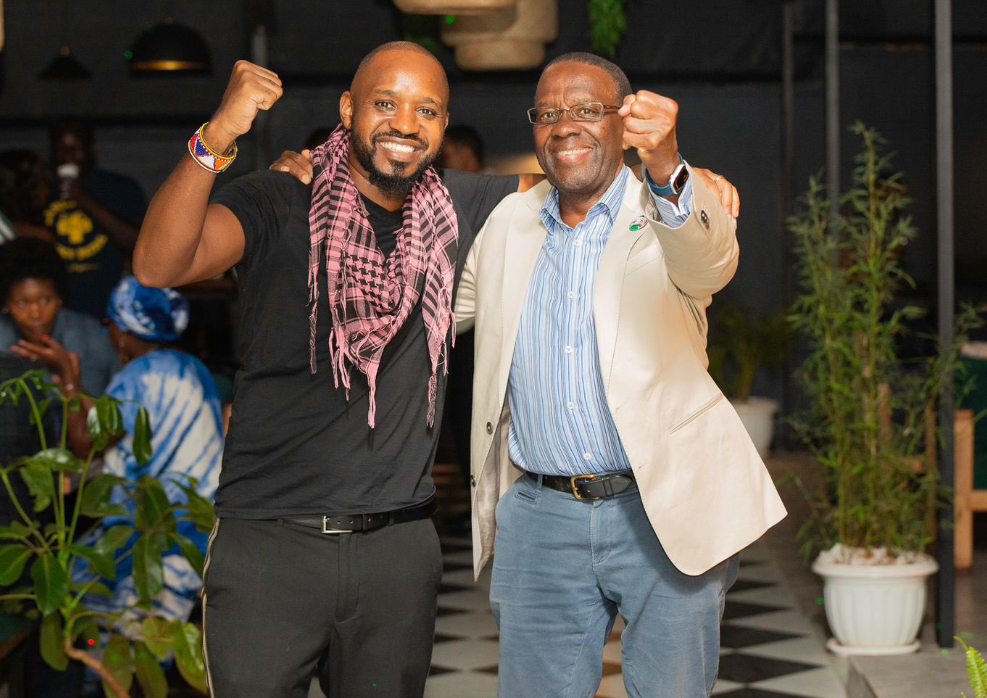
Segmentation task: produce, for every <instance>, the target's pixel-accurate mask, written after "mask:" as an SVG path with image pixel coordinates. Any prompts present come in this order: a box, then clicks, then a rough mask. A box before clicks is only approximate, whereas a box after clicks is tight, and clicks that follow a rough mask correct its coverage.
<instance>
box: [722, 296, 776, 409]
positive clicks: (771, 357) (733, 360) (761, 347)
mask: <svg viewBox="0 0 987 698" xmlns="http://www.w3.org/2000/svg"><path fill="white" fill-rule="evenodd" d="M710 324H711V325H714V326H715V329H714V330H713V331H711V332H710V336H711V337H712V339H711V343H710V347H709V350H708V351H707V354H708V355H709V373H710V375H711V376H713V379H714V380H715V381H716V383H717V385H719V386H720V388H721V389H722V390H723V392H724V393H726V395H727V396H728V397H730V398H732V399H736V400H739V401H740V402H744V401H746V400H747V398H749V397H750V394H751V388H752V387H753V386H754V379H755V378H756V377H757V373H758V371H759V370H760V369H761V368H762V367H763V368H767V369H775V368H778V367H779V366H781V365H782V364H784V362H785V357H786V356H787V354H788V348H789V346H790V345H791V342H792V339H793V337H794V335H795V331H794V329H793V328H792V325H791V323H790V322H789V320H788V315H787V314H786V313H776V314H773V315H756V314H754V313H752V312H751V311H750V310H749V309H747V308H742V307H741V306H738V305H730V304H728V303H723V302H720V303H717V307H716V314H715V315H714V316H713V318H712V320H711V323H710Z"/></svg>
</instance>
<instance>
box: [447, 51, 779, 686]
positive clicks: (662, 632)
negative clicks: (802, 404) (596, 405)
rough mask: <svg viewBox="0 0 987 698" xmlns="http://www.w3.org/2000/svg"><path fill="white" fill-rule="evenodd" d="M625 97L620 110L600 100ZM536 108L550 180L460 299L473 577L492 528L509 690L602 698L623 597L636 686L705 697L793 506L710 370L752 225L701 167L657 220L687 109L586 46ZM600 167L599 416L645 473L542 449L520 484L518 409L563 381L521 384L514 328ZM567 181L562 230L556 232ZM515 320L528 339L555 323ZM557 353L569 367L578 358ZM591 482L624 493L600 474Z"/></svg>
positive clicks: (482, 245) (531, 194)
mask: <svg viewBox="0 0 987 698" xmlns="http://www.w3.org/2000/svg"><path fill="white" fill-rule="evenodd" d="M620 78H623V79H622V80H621V79H620ZM625 85H626V87H625ZM621 100H622V101H623V105H622V107H621V108H620V111H619V113H613V112H616V111H617V108H616V106H615V107H613V108H610V107H606V106H605V105H606V104H614V105H619V104H621ZM584 104H589V105H590V106H589V107H585V108H584V107H583V105H584ZM597 104H598V105H600V106H602V107H603V109H602V112H603V113H602V114H601V113H599V112H600V109H599V108H598V107H597V106H593V105H597ZM536 105H537V106H536V108H535V109H533V110H531V112H529V114H530V116H529V118H530V119H531V121H532V123H534V124H535V125H534V127H533V130H534V136H535V142H536V152H537V154H538V157H539V162H540V163H541V165H542V167H543V169H545V171H546V174H547V175H548V181H545V182H542V183H541V184H539V185H538V186H536V187H534V188H532V189H530V190H529V191H527V192H524V193H520V194H513V195H511V196H509V197H508V198H507V199H505V200H504V201H503V202H502V203H501V204H500V205H499V206H498V208H497V209H495V211H494V212H493V214H491V216H490V218H488V220H487V223H486V225H485V226H484V228H483V230H482V231H481V233H480V234H479V236H478V238H477V240H476V242H475V243H474V245H473V247H472V250H471V252H470V255H469V260H468V262H467V266H466V269H465V271H464V273H463V277H462V281H461V284H460V286H459V292H458V297H457V301H456V317H457V321H458V324H459V328H460V329H463V328H466V327H468V326H470V325H472V324H474V323H475V327H476V368H475V382H474V386H475V387H474V408H473V440H472V476H471V484H472V486H473V492H472V505H473V551H474V553H473V554H474V570H475V573H476V574H479V571H480V570H481V569H482V567H483V566H484V565H485V564H486V562H487V561H488V560H489V559H490V557H491V556H492V555H493V553H494V541H495V537H496V540H497V556H496V557H495V562H494V578H493V583H492V590H491V600H492V603H493V606H494V611H495V614H496V615H497V616H498V622H499V624H500V645H501V659H500V696H501V697H502V698H522V697H523V698H545V697H546V696H556V695H557V696H560V697H562V696H565V697H567V698H568V697H572V698H577V697H581V696H592V695H593V694H594V693H595V690H596V688H597V686H598V685H599V681H600V656H601V655H600V652H601V651H602V646H603V643H604V642H605V641H606V637H607V635H608V634H609V631H610V627H611V626H612V624H613V619H614V616H615V614H616V613H617V612H619V613H620V614H621V615H622V616H623V617H624V619H625V621H626V623H627V629H626V630H625V631H624V637H623V645H624V649H623V652H624V677H625V684H626V685H627V689H628V694H629V695H631V696H668V697H669V698H672V697H674V698H689V697H690V696H708V695H709V692H710V691H711V690H712V684H713V681H714V680H715V677H716V667H717V660H718V656H717V655H718V645H719V620H720V616H721V615H722V608H723V595H724V594H725V592H726V590H727V588H729V586H730V584H732V583H733V581H734V579H735V576H736V564H737V553H738V552H739V551H740V550H741V549H743V548H744V547H745V546H747V545H749V544H750V543H752V542H753V541H755V540H757V539H758V538H759V537H760V536H761V535H762V534H763V533H764V532H765V530H767V529H768V528H769V527H770V526H772V525H774V524H775V523H777V522H778V521H779V520H780V519H781V518H783V517H784V515H785V509H784V507H783V505H782V503H781V500H780V498H779V496H778V494H777V492H776V490H775V487H774V485H773V484H772V481H771V478H770V476H769V474H768V472H767V470H766V469H765V467H764V465H763V463H762V462H761V460H760V458H759V457H758V454H757V451H756V450H755V448H754V446H753V444H752V443H751V441H750V438H749V437H748V435H747V432H746V431H745V429H744V427H743V425H742V424H741V422H740V420H739V418H738V416H737V414H736V413H735V412H734V410H733V408H732V407H731V405H730V403H729V402H728V401H727V400H726V399H725V398H724V396H723V394H722V393H721V392H720V390H719V388H718V387H717V386H716V384H715V383H714V382H713V381H712V379H711V378H710V377H709V375H708V373H707V371H706V368H707V364H708V361H707V358H706V353H705V348H706V331H707V322H706V308H707V307H708V306H709V304H710V302H711V297H712V295H713V294H714V293H715V292H717V291H719V290H720V289H721V288H723V287H724V286H725V285H726V283H727V282H728V281H729V280H730V279H731V277H732V276H733V274H734V272H735V270H736V267H737V261H738V254H739V252H738V245H737V239H736V222H735V221H734V220H733V219H732V218H731V216H730V215H729V213H728V212H727V211H726V210H725V209H724V207H723V206H722V205H721V204H720V202H719V201H718V200H717V197H716V195H715V194H714V193H713V192H712V191H710V189H709V188H707V186H705V185H703V184H701V183H699V182H698V181H694V186H692V187H691V201H679V202H678V205H679V206H684V207H685V208H686V209H687V210H688V215H687V217H686V218H685V220H684V222H681V224H676V225H671V224H666V223H665V222H663V220H664V219H667V218H668V217H669V216H668V215H667V214H666V215H664V216H663V214H662V212H661V211H660V210H659V208H660V207H659V205H658V204H659V203H662V206H661V208H662V210H663V211H664V210H667V206H665V204H664V202H659V201H658V195H657V193H656V192H657V190H658V189H661V187H658V185H657V184H655V182H660V181H664V180H667V179H668V177H669V170H670V165H669V153H672V154H673V156H674V158H675V160H674V161H673V162H672V163H671V164H672V165H674V164H677V162H679V161H680V159H679V156H678V155H677V151H678V144H677V142H676V140H675V121H676V118H677V106H676V105H675V104H674V102H671V100H666V99H665V98H662V97H659V96H658V95H654V94H653V93H646V92H639V93H637V94H636V95H634V94H630V90H629V84H627V83H626V77H623V73H622V72H620V70H619V68H617V67H616V66H614V65H613V64H610V63H609V62H607V61H603V60H602V59H599V58H596V57H593V56H590V57H588V58H587V54H569V55H567V56H562V57H560V58H558V59H556V60H555V61H553V62H552V63H550V64H549V66H548V67H546V69H545V72H544V73H543V74H542V78H541V80H540V82H539V86H538V92H537V95H536ZM594 110H595V111H594ZM591 118H592V119H596V120H595V121H594V122H590V121H589V119H591ZM584 119H585V121H584ZM539 122H541V123H539ZM621 146H623V147H624V148H627V147H636V148H638V153H639V154H640V155H641V159H642V161H643V162H644V165H645V167H646V168H647V171H648V172H649V173H658V174H660V175H662V176H661V177H658V176H655V177H654V178H653V180H652V183H648V182H647V180H646V181H645V182H639V181H637V180H636V179H635V178H634V177H633V176H630V177H628V176H626V173H627V170H626V169H625V168H622V150H621ZM593 158H596V159H595V160H594V159H593ZM681 162H683V164H684V161H681ZM608 168H609V169H608ZM685 170H686V172H688V173H689V174H692V170H691V168H689V167H688V166H687V165H686V166H685ZM674 172H675V174H676V176H678V177H679V179H684V178H685V175H683V174H682V171H681V169H679V168H676V169H675V171H674ZM594 176H598V177H600V178H602V179H601V181H600V182H599V183H598V186H597V188H596V190H594V191H595V192H596V193H595V194H594V196H596V199H595V203H599V202H600V200H601V198H605V197H606V196H613V195H614V192H619V191H620V188H619V187H623V195H622V197H621V198H620V199H619V201H617V202H616V204H615V205H614V206H613V209H614V210H613V211H612V215H613V218H612V226H610V227H609V231H608V232H605V235H606V237H605V240H604V243H603V245H602V252H601V253H600V254H599V259H598V266H594V264H595V262H594V263H593V264H590V266H588V267H587V269H589V270H590V272H591V271H592V270H593V269H595V273H596V277H595V284H593V285H592V287H591V288H588V289H587V291H588V292H589V293H591V294H592V299H591V311H590V312H591V318H590V320H589V325H590V326H591V327H590V331H592V330H594V329H595V354H596V356H595V360H596V362H597V364H598V369H599V373H598V376H599V380H598V381H597V382H598V383H599V382H600V381H602V383H601V384H602V389H603V393H604V394H605V402H604V403H603V404H604V409H605V411H604V414H603V418H604V419H603V421H605V422H607V424H610V425H611V429H615V431H616V435H617V437H618V439H619V444H618V448H622V453H621V454H620V456H621V458H625V461H624V462H626V463H629V465H630V470H624V471H622V472H617V473H616V474H613V477H612V478H611V474H610V473H606V472H605V474H604V475H603V476H599V473H598V472H597V471H595V470H591V471H589V473H588V476H587V477H580V476H577V477H576V478H573V479H572V484H571V491H569V492H563V491H559V490H561V489H562V488H564V487H565V486H566V482H567V481H568V480H567V477H568V476H569V475H571V470H570V471H566V470H562V471H561V472H562V475H563V477H557V476H550V475H551V474H552V473H554V472H555V471H554V470H553V469H552V468H553V467H554V465H553V464H551V463H549V464H547V466H548V471H547V472H546V470H545V467H544V466H545V465H546V464H545V463H544V462H541V463H540V464H539V467H537V468H535V467H533V465H529V464H528V463H526V468H527V469H528V470H529V472H530V471H537V472H530V474H529V475H527V476H525V477H522V475H523V474H524V472H525V471H524V470H522V469H521V468H519V467H518V466H517V465H516V464H515V462H516V461H515V459H512V454H513V453H515V449H517V452H521V453H523V452H524V451H525V448H526V444H525V443H523V440H524V438H525V437H524V436H523V435H522V434H521V433H520V428H521V427H522V426H523V425H520V424H518V425H515V426H516V428H517V429H518V432H517V433H515V432H513V431H512V414H511V404H512V401H513V404H515V405H519V404H524V402H525V401H526V400H528V401H532V402H538V401H539V400H540V401H541V403H539V404H543V403H544V402H545V395H544V391H550V390H552V389H553V388H552V386H553V380H554V374H552V375H548V374H550V373H551V372H550V371H547V372H545V384H544V385H542V384H540V383H541V381H539V382H537V383H535V382H532V381H530V380H524V381H523V383H522V381H521V380H520V376H523V375H527V376H529V377H530V375H531V373H530V371H529V372H528V373H527V374H525V373H524V372H523V371H522V370H521V369H522V368H523V367H519V364H518V362H524V361H530V360H532V359H531V357H535V356H539V355H540V354H537V353H533V350H532V349H531V348H530V347H523V346H521V344H519V343H518V337H519V331H521V329H522V323H523V322H524V321H525V318H526V317H527V315H526V314H528V313H534V312H537V311H538V309H539V307H540V308H541V310H542V311H544V304H542V305H541V306H539V302H540V300H539V299H538V298H530V297H529V296H530V295H532V292H531V290H530V289H531V288H535V286H534V284H535V281H534V280H533V279H537V275H538V274H542V273H551V272H550V271H549V272H545V271H544V268H543V267H542V266H539V264H540V263H539V260H540V259H541V260H542V262H541V263H542V264H544V263H545V255H547V254H550V248H551V245H549V244H548V243H547V241H551V240H552V237H553V236H559V235H568V234H577V235H578V234H579V231H580V230H581V226H583V225H584V222H585V224H586V225H589V224H590V218H589V217H587V210H589V216H592V215H593V212H592V210H591V209H590V205H591V204H594V200H593V199H592V198H590V199H589V200H587V198H586V197H587V195H586V192H588V191H590V189H591V185H594V184H596V182H595V180H594V181H590V180H587V179H586V178H587V177H589V178H592V177H594ZM618 180H620V181H618ZM669 186H672V182H669V185H667V186H666V187H665V189H666V190H667V188H668V187H669ZM604 189H605V190H606V194H602V192H603V190H604ZM649 189H650V190H649ZM556 190H557V191H556ZM683 193H684V192H683ZM555 196H557V202H558V203H557V204H556V205H557V206H558V209H559V212H558V215H560V216H561V222H560V224H559V225H560V226H561V227H560V228H559V229H558V230H554V226H555V225H557V224H556V223H552V226H553V229H551V230H550V228H549V227H548V226H547V225H546V221H551V220H552V219H551V218H550V217H546V216H550V215H551V207H552V201H553V197H555ZM672 198H674V197H672ZM677 210H679V211H680V209H677ZM546 211H549V213H546ZM561 224H566V225H561ZM553 244H554V243H553ZM587 244H589V242H587ZM575 245H576V246H579V245H580V241H577V242H575ZM557 267H558V264H556V268H557ZM539 270H542V271H539ZM543 281H544V280H543V279H542V280H541V281H540V282H543ZM575 281H576V282H577V283H578V281H579V278H576V279H575ZM537 288H539V289H541V288H542V287H541V286H538V287H537ZM539 294H541V292H540V291H539ZM574 297H575V294H574V293H570V294H569V298H570V299H572V298H574ZM535 329H536V330H537V327H536V328H535ZM521 334H522V335H523V336H526V337H528V339H526V340H525V341H526V342H527V343H528V344H531V343H533V342H534V341H536V340H537V339H538V338H539V337H538V335H535V337H533V338H532V337H530V336H529V335H525V334H524V332H522V333H521ZM551 336H552V335H551V333H550V332H549V335H548V336H547V337H541V339H543V340H546V341H545V342H544V346H542V347H539V348H537V351H539V352H542V351H544V352H547V353H551V352H552V351H555V350H558V351H561V347H557V346H554V345H555V344H557V342H555V341H554V340H551ZM590 349H591V350H592V347H591V348H590ZM565 351H566V352H571V351H572V349H571V348H570V347H569V346H568V345H567V346H566V347H565ZM559 356H560V357H561V359H560V361H561V362H562V363H561V364H560V365H561V366H562V367H563V368H562V369H561V370H562V371H564V370H565V369H564V366H565V363H564V362H565V361H566V360H567V359H568V356H566V355H562V354H559ZM552 366H553V367H554V364H552ZM512 391H513V393H512ZM562 399H565V398H562ZM568 405H569V408H570V410H572V409H574V407H575V406H574V403H573V402H569V403H568ZM607 408H608V412H609V414H606V409H607ZM536 409H537V408H536ZM577 409H578V408H577ZM611 420H612V423H611ZM597 421H599V420H597ZM550 422H551V419H549V418H547V423H550ZM594 426H595V424H594ZM562 431H564V430H562ZM578 436H579V435H578V434H576V435H573V438H576V439H578ZM561 437H562V438H565V437H566V434H565V433H563V434H562V436H561ZM527 438H528V442H527V443H528V446H527V448H528V449H529V451H534V450H536V448H535V446H538V444H536V443H534V442H535V439H532V438H531V437H530V434H529V435H528V437H527ZM546 438H547V437H546ZM552 438H558V435H555V436H553V437H552ZM509 442H510V443H509ZM585 455H586V457H587V461H589V460H591V455H592V454H591V453H590V452H589V451H587V453H586V454H585ZM531 460H537V459H531ZM542 461H544V458H543V459H542ZM607 465H610V466H611V468H610V469H611V470H612V469H613V468H614V467H617V468H619V465H617V466H614V465H613V464H612V463H611V464H604V470H605V471H606V470H607V468H606V466H607ZM631 471H632V472H631ZM594 473H595V474H594ZM519 478H520V480H519ZM596 479H599V480H601V481H605V480H608V479H610V480H611V485H613V486H611V485H607V486H606V487H602V489H601V488H595V489H594V488H593V487H590V485H595V484H600V483H594V482H593V481H594V480H596ZM549 481H552V482H562V484H563V487H560V488H559V490H557V489H552V488H550V487H548V486H547V483H548V482H549ZM614 483H620V484H619V487H618V486H617V485H616V484H614ZM584 486H585V487H584ZM611 490H613V491H611ZM617 490H619V492H617ZM615 492H616V493H615ZM607 507H618V508H612V509H607ZM495 512H496V517H495ZM580 537H583V538H584V539H585V540H583V539H582V538H580ZM584 550H585V555H584V554H583V551H584ZM501 562H503V565H502V566H501ZM581 576H586V577H588V579H581ZM652 577H653V578H652ZM642 587H643V588H642Z"/></svg>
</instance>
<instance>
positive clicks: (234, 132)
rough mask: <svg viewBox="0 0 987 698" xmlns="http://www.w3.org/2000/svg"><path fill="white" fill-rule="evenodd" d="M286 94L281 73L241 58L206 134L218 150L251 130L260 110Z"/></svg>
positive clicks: (222, 150)
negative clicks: (279, 74)
mask: <svg viewBox="0 0 987 698" xmlns="http://www.w3.org/2000/svg"><path fill="white" fill-rule="evenodd" d="M282 94H284V89H283V88H282V87H281V79H280V78H278V76H277V73H274V72H272V71H270V70H268V69H267V68H262V67H260V66H259V65H254V64H253V63H250V62H248V61H237V62H236V65H234V66H233V74H232V75H230V82H229V84H228V85H227V86H226V92H225V93H223V101H222V102H220V104H219V109H217V110H216V113H215V114H213V117H212V119H210V121H209V124H208V125H207V126H206V129H205V133H204V134H203V137H204V139H205V141H206V143H208V145H209V147H210V148H212V149H213V150H215V151H216V152H218V153H222V152H224V151H225V150H226V149H227V148H229V147H230V145H231V144H232V143H233V141H235V140H236V139H237V137H239V136H242V135H243V134H245V133H246V132H247V131H249V130H250V127H251V125H252V124H253V123H254V119H256V118H257V112H258V111H260V110H261V109H264V110H265V111H266V110H267V109H270V108H271V107H272V106H274V103H275V102H277V101H278V99H280V98H281V95H282Z"/></svg>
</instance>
